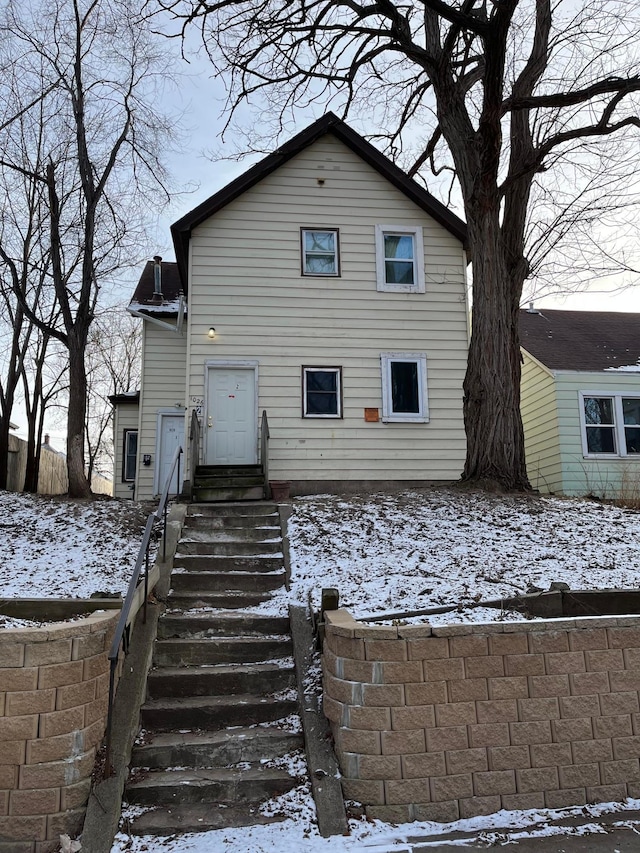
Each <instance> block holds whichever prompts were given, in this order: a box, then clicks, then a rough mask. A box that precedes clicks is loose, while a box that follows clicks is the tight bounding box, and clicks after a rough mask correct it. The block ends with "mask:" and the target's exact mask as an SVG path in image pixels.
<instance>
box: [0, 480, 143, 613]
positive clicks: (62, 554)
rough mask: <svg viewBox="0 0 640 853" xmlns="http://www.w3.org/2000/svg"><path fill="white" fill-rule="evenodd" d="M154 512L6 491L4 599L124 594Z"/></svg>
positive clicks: (1, 526)
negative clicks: (147, 523) (102, 593)
mask: <svg viewBox="0 0 640 853" xmlns="http://www.w3.org/2000/svg"><path fill="white" fill-rule="evenodd" d="M149 512H150V509H149V508H148V507H147V508H145V507H143V506H142V505H141V504H137V503H132V502H130V503H123V502H119V501H113V500H104V499H102V500H95V501H80V500H78V501H70V500H68V499H67V498H63V497H43V496H40V495H37V496H36V495H26V494H15V493H14V492H4V491H0V542H1V543H2V552H1V557H0V590H1V593H0V595H1V596H2V597H3V598H89V597H90V596H91V594H92V593H94V592H108V593H122V594H124V592H125V591H126V589H127V585H128V583H129V580H130V578H131V573H132V571H133V568H134V566H135V561H136V557H137V555H138V549H139V548H140V542H141V539H142V532H143V530H144V524H145V522H146V519H147V515H148V513H149ZM2 618H3V617H2V615H1V614H0V620H1V619H2ZM5 624H6V620H5ZM1 625H2V622H0V626H1Z"/></svg>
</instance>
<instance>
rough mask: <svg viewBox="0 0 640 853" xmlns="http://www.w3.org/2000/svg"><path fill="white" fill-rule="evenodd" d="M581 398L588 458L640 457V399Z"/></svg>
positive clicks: (585, 450)
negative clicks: (605, 456)
mask: <svg viewBox="0 0 640 853" xmlns="http://www.w3.org/2000/svg"><path fill="white" fill-rule="evenodd" d="M580 398H581V416H582V443H583V450H584V454H585V456H600V455H607V456H632V455H634V454H636V453H639V454H640V395H639V396H637V397H623V396H622V394H609V395H605V394H598V393H593V394H591V393H587V392H584V393H582V394H581V395H580Z"/></svg>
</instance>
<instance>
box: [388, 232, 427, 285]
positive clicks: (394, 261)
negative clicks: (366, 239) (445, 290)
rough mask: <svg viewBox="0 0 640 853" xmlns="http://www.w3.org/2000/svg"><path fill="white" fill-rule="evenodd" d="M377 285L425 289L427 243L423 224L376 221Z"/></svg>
mask: <svg viewBox="0 0 640 853" xmlns="http://www.w3.org/2000/svg"><path fill="white" fill-rule="evenodd" d="M376 275H377V289H378V290H382V291H391V292H397V293H424V291H425V286H424V247H423V242H422V228H421V227H420V226H419V225H376Z"/></svg>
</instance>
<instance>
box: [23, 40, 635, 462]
mask: <svg viewBox="0 0 640 853" xmlns="http://www.w3.org/2000/svg"><path fill="white" fill-rule="evenodd" d="M173 45H174V46H177V45H176V43H175V42H174V43H173ZM182 69H184V70H183V72H182V73H181V76H180V80H179V91H178V92H176V94H175V95H174V97H173V103H169V104H168V106H169V108H173V109H174V110H175V111H176V112H180V111H181V112H183V119H182V124H183V127H184V130H183V137H182V140H181V144H180V151H179V153H173V154H171V155H170V156H169V157H167V160H166V162H167V166H168V169H169V172H170V174H171V175H172V177H173V180H174V184H175V188H176V190H182V192H181V193H180V194H178V195H177V196H176V198H175V199H174V200H173V201H172V203H171V204H170V205H169V206H168V207H167V208H166V209H164V210H163V212H162V214H161V216H160V218H159V222H158V227H157V229H156V233H155V240H154V237H153V236H152V237H151V244H150V245H149V248H148V253H147V256H148V257H149V258H151V257H153V255H155V254H160V255H162V257H163V258H165V259H166V260H173V259H174V253H173V246H172V244H171V235H170V232H169V227H170V225H171V223H172V222H175V221H176V220H177V219H179V218H180V217H181V216H183V215H184V214H185V213H187V212H188V211H189V210H191V209H192V208H194V207H195V206H196V205H198V204H199V203H200V202H202V201H204V200H205V199H206V198H208V197H209V196H210V195H212V194H213V193H215V192H216V191H217V190H219V189H221V187H223V186H225V185H226V184H227V183H229V181H231V180H233V179H234V178H235V177H237V176H238V175H240V174H242V172H244V171H246V170H247V169H248V168H249V167H250V166H251V164H252V163H253V162H255V161H256V160H257V159H259V158H258V157H256V156H254V157H253V158H246V159H244V160H243V161H241V162H237V161H235V160H230V159H226V160H225V159H213V152H217V153H218V154H222V155H226V156H228V157H231V156H232V155H233V153H234V146H233V144H232V140H231V138H229V140H228V141H227V142H226V143H225V142H222V141H221V139H220V133H221V131H222V129H223V127H224V119H223V117H222V115H221V114H222V109H223V105H224V98H225V90H224V85H223V83H222V81H220V80H214V79H213V78H212V74H211V70H210V66H209V63H208V62H207V61H206V59H198V58H196V57H192V61H191V63H190V64H189V65H186V64H184V65H183V66H182ZM318 115H319V113H318V114H316V115H314V114H313V113H311V112H306V113H304V114H302V113H301V114H300V116H299V118H298V123H297V130H302V128H304V127H305V126H306V125H308V124H309V123H311V122H312V121H313V120H314V118H317V117H318ZM249 120H250V114H249V113H248V112H247V113H246V121H247V122H248V121H249ZM355 129H358V128H357V127H356V128H355ZM456 212H457V213H460V212H459V211H456ZM137 277H138V272H137V271H136V270H135V269H133V270H131V271H129V272H127V274H126V275H125V276H123V278H122V279H121V280H120V281H119V282H118V283H117V284H116V285H115V286H114V288H113V290H112V292H111V294H110V301H118V302H122V303H124V304H126V302H128V300H129V298H130V296H131V293H132V292H133V288H134V287H135V283H136V281H137ZM535 304H536V307H537V308H544V307H546V308H564V309H572V310H583V311H639V312H640V284H639V285H636V286H633V287H630V288H627V289H625V290H624V291H623V292H615V285H609V286H608V288H607V289H606V290H605V289H598V288H595V287H594V288H592V289H591V290H589V291H586V292H582V293H577V294H570V295H566V296H559V297H552V296H546V297H544V298H540V299H538V300H536V303H535ZM12 420H13V422H15V423H17V424H18V425H19V426H20V427H21V429H19V430H18V435H20V436H21V437H25V435H26V432H25V429H24V427H25V426H26V422H25V419H24V413H23V410H21V408H20V407H16V409H15V411H14V414H13V416H12ZM63 421H64V418H61V417H60V416H58V417H57V418H56V419H55V420H52V419H51V418H49V419H48V423H47V429H48V431H49V433H50V434H51V440H52V443H53V444H54V446H56V448H58V449H63V448H64V442H65V436H66V430H65V428H64V422H63Z"/></svg>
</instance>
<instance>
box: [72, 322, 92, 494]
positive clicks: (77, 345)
mask: <svg viewBox="0 0 640 853" xmlns="http://www.w3.org/2000/svg"><path fill="white" fill-rule="evenodd" d="M86 409H87V374H86V371H85V365H84V345H83V344H82V343H81V342H80V341H78V340H77V339H76V336H75V335H70V336H69V411H68V417H67V471H68V474H69V497H72V498H90V497H91V487H90V485H89V481H88V480H87V477H86V475H85V472H84V423H85V414H86Z"/></svg>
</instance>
